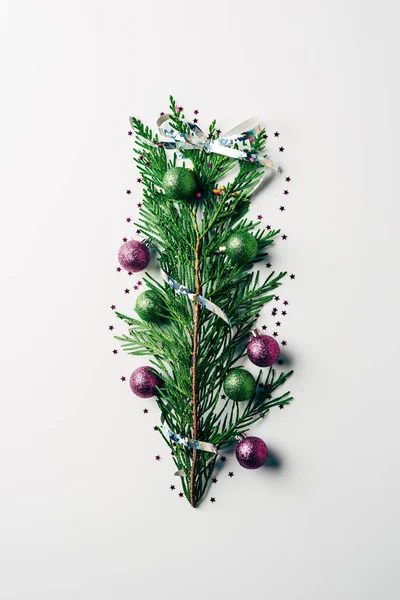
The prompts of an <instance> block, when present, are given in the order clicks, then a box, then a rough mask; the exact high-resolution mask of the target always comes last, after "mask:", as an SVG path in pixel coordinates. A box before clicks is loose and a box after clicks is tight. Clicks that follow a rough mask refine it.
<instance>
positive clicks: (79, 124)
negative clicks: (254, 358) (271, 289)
mask: <svg viewBox="0 0 400 600" xmlns="http://www.w3.org/2000/svg"><path fill="white" fill-rule="evenodd" d="M0 10H1V19H0V21H1V25H0V27H1V35H0V44H1V62H2V65H1V73H2V86H1V88H2V91H1V96H0V98H1V99H0V103H1V161H0V165H1V167H0V168H1V171H2V175H1V202H2V218H1V219H0V227H1V234H0V244H1V254H0V255H1V258H2V269H1V305H2V325H1V338H2V344H1V367H2V369H1V370H2V378H1V420H0V448H1V451H0V530H1V536H0V555H1V556H0V558H1V561H0V562H1V578H0V598H1V599H2V600H3V599H4V600H6V599H7V600H8V599H14V598H15V599H18V600H24V599H25V598H26V599H32V600H33V599H35V600H36V599H37V600H47V599H49V600H50V599H51V600H55V599H56V600H64V599H65V600H71V598H74V600H75V599H76V600H78V599H82V600H88V599H89V598H93V599H96V600H103V599H104V600H128V598H129V599H130V598H136V597H140V598H146V599H149V600H152V599H153V598H165V599H168V600H169V599H172V598H177V597H182V598H191V599H192V600H200V599H201V598H225V597H227V596H228V594H229V596H230V598H232V600H238V599H239V598H244V597H252V596H253V597H261V598H263V597H266V598H267V597H268V598H271V599H273V600H289V599H292V598H296V599H300V598H307V600H321V599H322V598H323V599H324V600H333V599H335V600H336V599H337V598H341V599H344V600H350V599H351V600H352V599H353V598H363V599H368V600H369V599H371V600H372V599H373V600H374V599H378V598H385V600H394V599H396V598H398V597H399V594H400V581H399V575H398V565H396V559H397V558H398V551H399V548H398V534H399V523H398V518H399V501H400V492H399V477H398V475H399V450H400V439H399V436H398V431H397V430H398V420H399V417H400V409H399V401H398V385H399V381H398V372H399V369H398V360H399V355H400V350H399V343H398V338H399V317H398V306H399V285H398V255H399V247H398V218H399V209H398V201H397V185H398V183H397V171H398V159H399V152H398V138H399V116H398V106H399V93H398V81H397V80H396V79H397V71H398V65H397V56H398V52H399V42H398V31H397V28H398V14H397V10H396V3H395V2H389V1H383V2H380V3H379V5H377V4H376V3H375V2H372V1H371V0H366V1H364V2H361V1H360V2H359V1H356V0H351V1H349V0H346V1H344V0H338V1H336V2H318V1H317V0H315V1H312V0H304V1H303V2H297V1H295V0H291V1H289V0H281V1H280V2H276V1H275V2H270V1H265V0H254V1H253V2H252V3H244V2H239V1H238V0H234V1H231V2H228V1H224V2H222V1H220V2H216V1H213V2H211V1H210V0H205V1H204V0H203V1H202V2H193V1H189V2H181V3H168V4H167V3H163V2H161V1H154V0H153V1H151V0H147V1H146V2H143V3H135V2H128V1H122V0H115V1H114V2H102V1H94V0H93V1H88V0H83V1H81V2H78V1H76V0H70V1H68V2H66V1H65V2H61V1H60V2H51V1H50V0H49V1H47V2H46V1H40V0H36V1H35V2H33V1H14V2H11V1H9V2H7V1H3V2H2V3H1V5H0ZM170 93H172V94H174V95H175V96H176V97H177V99H178V101H179V103H181V104H182V105H183V106H184V107H185V114H187V116H189V117H190V116H193V113H192V111H193V109H195V108H198V109H199V110H200V115H199V118H200V124H201V125H207V124H208V122H209V121H210V120H211V119H212V118H214V117H216V118H218V120H219V124H220V126H221V128H222V129H228V128H231V127H232V126H234V125H235V124H237V123H238V122H240V121H242V120H244V119H246V118H248V117H250V116H253V115H257V116H259V117H260V118H261V119H263V121H264V122H265V123H266V124H267V126H268V128H269V130H270V132H272V131H274V130H278V131H279V132H280V134H281V136H280V140H282V145H283V146H284V147H285V152H284V153H282V157H280V158H282V161H281V162H282V163H283V164H284V166H285V167H286V169H287V171H286V172H287V174H289V175H290V176H291V178H292V181H291V182H290V186H291V187H290V194H289V196H288V197H287V198H285V201H284V202H282V198H283V196H281V195H280V194H281V192H282V185H281V182H280V183H279V184H278V185H276V186H275V187H271V188H268V189H265V190H264V191H263V192H262V193H260V194H258V195H257V198H256V199H255V200H254V203H253V206H252V213H253V214H254V215H257V214H258V213H261V214H262V215H263V220H262V223H261V224H262V226H265V225H266V224H268V223H269V222H270V224H271V225H273V226H280V227H282V231H284V232H285V233H286V234H287V236H288V239H287V240H286V241H281V242H280V243H278V245H277V246H276V249H274V251H273V253H272V261H271V262H273V266H274V267H275V266H276V267H277V268H284V269H286V268H287V269H289V271H290V272H292V273H294V274H295V275H296V279H295V280H290V279H287V280H286V282H285V284H284V287H283V289H282V292H280V294H279V295H280V296H281V299H284V298H287V299H288V300H289V302H290V304H289V306H288V314H287V316H286V317H285V318H284V319H281V321H282V326H281V330H282V331H281V332H280V337H279V339H280V340H281V339H286V340H287V341H288V346H287V348H288V352H290V356H291V361H292V364H293V368H294V369H295V375H294V376H293V378H292V380H291V382H290V389H291V390H292V392H293V393H294V395H295V401H294V402H293V403H292V405H291V406H290V407H288V408H286V409H285V410H281V411H280V410H278V409H275V410H274V411H273V412H272V413H271V414H270V415H269V417H268V418H267V419H266V420H265V422H263V423H262V424H261V425H260V426H258V427H257V428H255V429H254V430H253V431H254V432H256V433H257V434H259V435H260V436H261V437H263V438H264V439H265V440H266V442H267V444H268V445H269V446H270V448H271V450H272V451H273V454H274V456H275V461H274V462H275V466H274V465H273V464H272V463H270V466H269V467H265V468H263V469H261V470H260V471H257V472H251V471H245V470H243V469H240V467H239V466H238V465H237V464H236V463H235V459H234V457H233V456H232V455H230V454H227V456H228V461H227V467H226V468H225V469H224V470H223V471H221V473H220V474H219V475H218V483H217V484H214V486H215V487H214V488H213V492H212V495H213V496H215V497H216V502H215V503H214V504H212V503H210V502H209V497H208V498H207V500H206V501H205V502H204V503H203V504H202V506H201V508H199V509H198V510H196V511H194V510H193V509H191V508H190V506H189V505H188V504H187V503H186V501H185V500H183V499H181V498H179V497H178V494H177V492H178V489H177V490H175V491H171V490H170V489H169V486H170V485H171V483H175V484H176V481H173V479H174V478H173V476H172V473H173V465H172V461H171V460H169V457H168V453H167V452H166V450H165V447H164V445H163V443H162V441H161V440H160V438H159V436H158V434H157V433H155V432H154V431H153V429H152V427H153V425H155V424H156V423H157V422H158V418H157V411H156V409H155V406H154V403H153V402H152V401H147V402H145V401H141V400H139V399H136V398H135V397H134V396H133V395H132V394H131V392H130V391H129V388H128V384H127V382H125V383H124V382H121V381H120V377H121V376H122V375H125V376H129V374H130V372H131V370H132V369H133V366H134V365H135V364H144V363H145V362H146V361H136V362H135V360H134V359H132V358H131V357H128V356H126V355H123V353H122V352H121V351H120V352H119V354H118V355H116V356H114V355H113V354H112V350H113V348H114V347H115V348H117V347H118V346H117V345H115V344H116V342H115V343H114V342H113V340H112V332H110V331H109V330H108V326H109V325H110V324H117V323H116V320H115V318H114V316H113V314H112V311H111V310H110V305H111V304H112V303H115V304H116V305H117V307H118V308H121V309H124V310H126V311H130V312H132V305H133V302H134V298H135V296H136V294H137V292H135V291H134V290H133V289H132V286H133V284H134V280H133V279H129V277H128V275H127V274H125V273H121V274H119V273H117V272H116V270H115V268H116V266H117V262H116V252H117V249H118V247H119V245H120V243H121V238H122V237H123V236H124V235H127V236H130V235H131V234H132V231H133V229H132V227H133V226H132V225H129V224H128V223H126V218H127V217H132V219H133V218H134V217H135V216H136V215H137V209H136V203H137V202H139V201H140V186H139V185H138V184H137V183H136V177H137V173H136V171H135V169H134V167H133V163H132V160H131V157H132V152H131V145H132V144H131V139H130V138H128V136H127V131H128V129H129V127H128V116H129V115H130V114H136V115H137V116H138V117H139V118H142V119H143V120H144V121H145V122H146V123H149V124H152V125H154V124H155V121H156V118H157V116H158V114H159V112H160V111H161V110H166V109H167V107H168V96H169V94H170ZM272 144H275V146H273V147H274V148H275V149H276V143H275V140H272ZM128 188H131V189H132V194H131V195H127V194H126V193H125V191H126V189H128ZM280 204H284V205H285V206H286V210H285V212H280V211H279V205H280ZM127 286H128V287H129V288H130V294H129V295H128V294H124V288H125V287H127ZM272 321H273V318H272V317H271V316H270V307H269V308H268V309H266V310H265V312H264V313H263V315H262V318H261V322H265V323H267V324H268V326H269V327H270V324H271V323H272ZM117 326H118V327H119V325H118V324H117ZM284 366H285V365H284ZM145 406H147V407H148V408H149V413H148V414H146V415H145V414H144V413H143V408H144V407H145ZM156 454H160V455H161V457H162V460H161V461H159V462H157V461H156V460H154V457H155V455H156ZM228 470H232V471H233V472H234V477H232V478H229V477H228V475H227V472H228ZM175 479H177V478H175ZM178 484H179V482H178Z"/></svg>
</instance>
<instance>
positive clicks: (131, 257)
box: [118, 240, 150, 273]
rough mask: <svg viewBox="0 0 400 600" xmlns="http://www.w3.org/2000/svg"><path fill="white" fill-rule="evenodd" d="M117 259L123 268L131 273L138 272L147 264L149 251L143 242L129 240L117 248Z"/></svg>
mask: <svg viewBox="0 0 400 600" xmlns="http://www.w3.org/2000/svg"><path fill="white" fill-rule="evenodd" d="M118 260H119V264H120V265H121V267H122V268H123V269H126V270H127V271H131V273H138V271H143V269H145V268H146V267H147V265H148V264H149V262H150V251H149V249H148V247H147V246H146V244H143V242H139V241H137V240H129V241H128V242H125V244H122V246H121V248H120V249H119V251H118Z"/></svg>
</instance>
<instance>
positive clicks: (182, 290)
mask: <svg viewBox="0 0 400 600" xmlns="http://www.w3.org/2000/svg"><path fill="white" fill-rule="evenodd" d="M168 283H169V285H170V286H171V287H172V288H173V289H174V290H175V292H176V293H177V294H184V295H185V296H187V298H189V300H192V301H193V302H196V303H197V304H200V305H201V306H204V308H207V309H208V310H209V311H211V312H212V313H214V314H215V315H217V316H218V317H220V318H221V319H223V320H224V321H225V322H226V323H228V325H229V327H232V323H231V322H230V320H229V319H228V317H227V316H226V314H225V313H224V311H223V310H221V309H220V308H219V307H218V306H217V305H216V304H214V303H213V302H211V301H210V300H207V298H204V297H203V296H200V294H195V293H194V292H191V291H190V290H189V289H188V288H187V287H185V286H184V285H182V284H181V283H178V282H177V281H175V279H172V277H170V276H169V275H168Z"/></svg>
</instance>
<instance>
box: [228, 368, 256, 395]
mask: <svg viewBox="0 0 400 600" xmlns="http://www.w3.org/2000/svg"><path fill="white" fill-rule="evenodd" d="M255 390H256V381H255V379H254V377H253V375H252V374H251V373H249V371H246V370H245V369H241V368H240V367H236V368H235V369H231V370H230V371H228V374H227V376H226V377H225V381H224V392H225V394H226V395H227V396H228V398H230V399H231V400H235V401H241V400H250V398H251V397H252V395H253V394H254V392H255Z"/></svg>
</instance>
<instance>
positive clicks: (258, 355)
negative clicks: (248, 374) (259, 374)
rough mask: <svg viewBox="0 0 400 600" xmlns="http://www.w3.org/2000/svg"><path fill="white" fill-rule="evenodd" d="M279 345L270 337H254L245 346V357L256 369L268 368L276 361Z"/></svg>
mask: <svg viewBox="0 0 400 600" xmlns="http://www.w3.org/2000/svg"><path fill="white" fill-rule="evenodd" d="M279 352H280V349H279V344H278V342H277V341H276V339H275V338H273V337H271V336H270V335H256V336H254V337H253V339H252V340H251V341H250V342H249V343H248V345H247V356H248V357H249V359H250V360H251V362H252V363H253V365H257V366H258V367H269V366H271V365H273V364H274V362H275V361H277V360H278V357H279Z"/></svg>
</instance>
